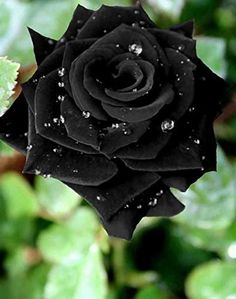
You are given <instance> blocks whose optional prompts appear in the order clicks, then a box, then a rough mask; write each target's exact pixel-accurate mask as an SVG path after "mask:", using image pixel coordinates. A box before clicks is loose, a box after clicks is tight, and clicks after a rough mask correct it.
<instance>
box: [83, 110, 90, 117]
mask: <svg viewBox="0 0 236 299" xmlns="http://www.w3.org/2000/svg"><path fill="white" fill-rule="evenodd" d="M90 115H91V114H90V112H89V111H83V112H82V116H83V117H84V118H89V117H90Z"/></svg>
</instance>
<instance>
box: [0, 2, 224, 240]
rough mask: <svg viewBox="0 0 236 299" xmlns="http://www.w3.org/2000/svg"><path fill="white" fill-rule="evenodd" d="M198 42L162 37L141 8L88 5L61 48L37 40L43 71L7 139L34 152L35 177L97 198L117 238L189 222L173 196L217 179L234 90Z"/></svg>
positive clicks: (168, 33)
mask: <svg viewBox="0 0 236 299" xmlns="http://www.w3.org/2000/svg"><path fill="white" fill-rule="evenodd" d="M192 32H193V23H192V22H191V21H190V22H186V23H184V24H181V25H178V26H175V27H173V28H171V29H169V30H163V29H159V28H157V27H156V26H155V25H154V23H153V22H152V21H151V20H150V19H149V18H148V16H147V15H146V13H145V12H144V10H143V9H142V7H140V6H139V7H125V8H124V7H108V6H102V7H101V8H100V9H99V10H98V11H96V12H93V11H91V10H87V9H85V8H83V7H82V6H78V8H77V9H76V11H75V13H74V16H73V19H72V21H71V23H70V25H69V27H68V29H67V31H66V33H65V34H64V35H63V37H62V38H61V39H60V40H59V41H54V40H52V39H48V38H46V37H43V36H41V35H40V34H39V33H36V32H35V31H33V30H32V29H30V34H31V37H32V40H33V44H34V51H35V56H36V60H37V63H38V70H37V71H36V73H35V74H34V76H33V77H32V78H31V79H30V80H29V81H28V82H27V83H26V84H24V85H23V94H21V96H20V98H19V99H17V100H16V101H15V103H14V105H13V106H12V107H11V108H10V109H9V110H8V112H7V113H6V114H5V115H4V116H3V117H2V118H1V120H0V125H1V126H0V127H1V129H0V135H1V138H2V139H3V140H4V141H6V142H8V143H9V144H11V145H12V146H14V147H15V148H17V149H18V150H20V151H21V152H23V153H27V159H26V165H25V169H24V171H25V172H28V173H35V174H41V175H43V176H45V177H49V176H53V177H55V178H58V179H59V180H61V181H63V182H64V183H66V184H67V185H68V186H70V187H71V188H73V189H74V190H75V191H76V192H78V193H79V194H81V195H82V196H83V197H84V198H85V199H87V201H88V202H89V203H90V204H92V205H93V206H94V207H95V208H96V209H97V211H98V214H99V216H100V217H101V219H102V221H103V224H104V226H105V228H106V230H107V231H108V233H109V234H111V235H114V236H118V237H122V238H126V239H129V238H131V235H132V233H133V230H134V228H135V226H136V224H137V223H138V222H139V221H140V219H141V218H142V217H143V216H172V215H175V214H177V213H179V212H180V211H182V210H183V205H182V204H181V203H180V202H179V201H178V200H177V199H176V198H175V197H174V195H173V194H172V193H171V192H170V187H175V188H178V189H180V190H186V189H187V188H188V187H189V185H190V184H191V183H193V182H194V181H195V180H196V179H198V178H199V177H200V176H201V175H202V174H203V173H204V172H206V171H210V170H215V167H216V157H215V152H216V149H215V147H216V144H215V138H214V134H213V129H212V122H213V120H214V118H215V116H216V115H217V114H218V112H219V110H220V109H219V106H220V105H219V103H220V102H219V101H220V98H221V96H222V92H223V91H224V81H223V80H222V79H221V78H219V77H217V76H216V75H215V74H214V73H212V72H211V71H210V70H209V69H208V68H207V67H206V66H205V65H204V64H203V63H202V62H201V61H200V60H199V59H198V57H197V55H196V49H195V41H194V40H193V39H192ZM25 98H26V100H25Z"/></svg>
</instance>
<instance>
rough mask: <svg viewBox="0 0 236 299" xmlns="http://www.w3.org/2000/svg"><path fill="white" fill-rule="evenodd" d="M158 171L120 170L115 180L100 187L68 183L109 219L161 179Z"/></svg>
mask: <svg viewBox="0 0 236 299" xmlns="http://www.w3.org/2000/svg"><path fill="white" fill-rule="evenodd" d="M159 178H160V177H159V175H158V174H156V173H145V172H131V171H129V169H127V170H126V171H124V172H122V173H121V172H120V173H119V174H118V175H117V176H116V177H114V179H113V180H111V181H109V182H108V183H105V184H102V185H101V186H99V187H89V186H82V185H74V184H68V185H69V186H70V187H71V188H72V189H74V190H75V191H76V192H78V193H79V194H80V195H81V196H83V198H85V199H86V200H87V201H88V202H89V203H90V204H91V205H92V206H93V207H95V208H96V209H97V211H98V213H99V215H100V216H101V217H102V218H103V219H106V220H107V219H109V218H110V217H111V216H112V215H114V214H115V213H117V212H118V211H119V210H120V209H121V208H122V207H123V206H124V205H125V204H126V203H127V202H129V201H130V200H131V199H132V198H134V197H136V196H137V195H139V194H140V193H142V192H143V191H145V190H146V189H148V188H150V187H151V186H152V185H153V184H154V183H156V182H157V181H158V180H159Z"/></svg>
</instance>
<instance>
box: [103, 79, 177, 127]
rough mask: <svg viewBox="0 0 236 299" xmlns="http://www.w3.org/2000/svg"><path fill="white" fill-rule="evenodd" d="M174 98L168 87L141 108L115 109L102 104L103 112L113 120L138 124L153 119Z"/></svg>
mask: <svg viewBox="0 0 236 299" xmlns="http://www.w3.org/2000/svg"><path fill="white" fill-rule="evenodd" d="M173 98H174V92H173V90H172V88H171V86H170V85H168V86H166V87H165V88H163V89H162V91H161V94H160V95H159V96H158V97H157V99H155V100H154V101H153V102H152V103H151V104H148V105H145V106H142V107H137V108H136V107H115V106H112V105H109V104H106V103H102V106H103V108H104V110H105V111H106V112H107V113H108V114H109V115H110V116H112V117H113V118H116V119H119V120H121V121H125V122H140V121H144V120H147V119H150V118H152V117H154V116H155V115H156V114H157V113H158V112H159V111H160V109H161V108H162V107H163V106H164V105H166V104H169V103H170V102H171V101H172V100H173Z"/></svg>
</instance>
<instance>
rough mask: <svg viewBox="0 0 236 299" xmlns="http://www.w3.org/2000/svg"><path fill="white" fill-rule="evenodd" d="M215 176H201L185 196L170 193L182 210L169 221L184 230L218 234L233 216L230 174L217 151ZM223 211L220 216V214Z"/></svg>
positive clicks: (176, 192) (232, 188) (223, 158)
mask: <svg viewBox="0 0 236 299" xmlns="http://www.w3.org/2000/svg"><path fill="white" fill-rule="evenodd" d="M217 156H218V172H217V173H215V172H211V173H208V174H205V175H204V176H203V177H202V178H201V179H199V180H198V181H197V182H196V183H195V184H193V185H192V186H191V188H189V190H188V191H186V192H185V193H181V192H178V191H175V192H174V193H175V194H176V195H177V196H178V197H179V198H180V199H181V201H183V203H185V205H186V208H185V210H184V211H183V212H182V213H181V214H180V215H178V216H176V217H174V218H173V219H174V220H175V221H177V222H179V223H181V224H184V225H186V226H188V227H194V228H200V229H213V230H220V229H224V228H226V227H228V226H229V225H230V224H231V223H232V221H233V219H234V216H235V197H236V191H235V183H234V181H233V179H232V178H233V170H232V167H231V166H230V164H229V162H228V161H227V160H226V158H225V156H224V154H223V152H222V150H220V149H219V148H218V155H217ZM222 211H224V212H222Z"/></svg>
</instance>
